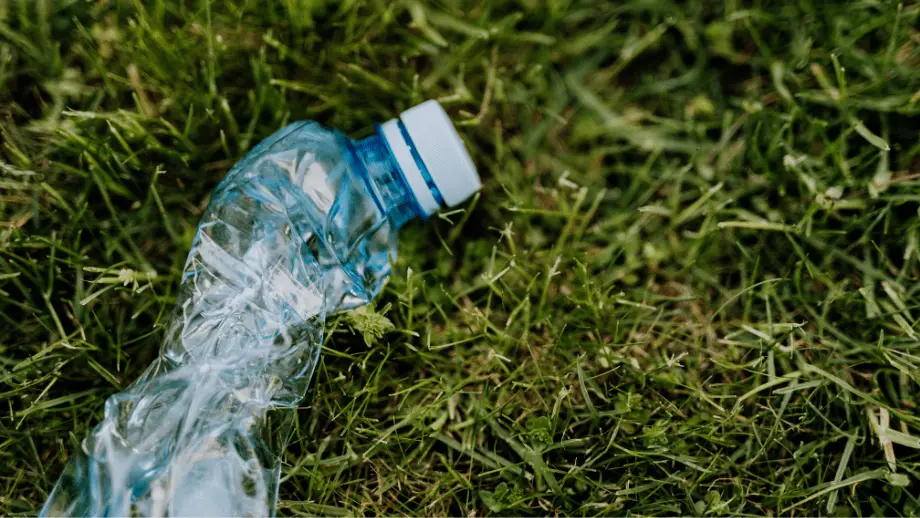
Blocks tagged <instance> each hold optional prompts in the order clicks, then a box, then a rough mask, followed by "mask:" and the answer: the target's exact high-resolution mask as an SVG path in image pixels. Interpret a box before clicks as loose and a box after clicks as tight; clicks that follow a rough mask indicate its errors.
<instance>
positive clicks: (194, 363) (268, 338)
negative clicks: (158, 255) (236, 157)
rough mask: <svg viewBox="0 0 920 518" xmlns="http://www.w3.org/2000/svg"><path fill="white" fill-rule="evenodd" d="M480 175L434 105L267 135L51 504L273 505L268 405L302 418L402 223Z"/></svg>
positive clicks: (206, 227)
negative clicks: (154, 351) (151, 354)
mask: <svg viewBox="0 0 920 518" xmlns="http://www.w3.org/2000/svg"><path fill="white" fill-rule="evenodd" d="M479 187H480V181H479V176H478V174H477V173H476V168H475V166H474V165H473V162H472V160H471V159H470V157H469V154H468V153H467V151H466V148H465V147H464V145H463V142H462V141H461V140H460V137H459V136H458V134H457V132H456V130H455V129H454V127H453V125H452V124H451V122H450V120H449V119H448V117H447V115H446V113H445V112H444V110H443V109H442V108H441V106H440V105H439V104H438V103H437V102H435V101H427V102H425V103H423V104H420V105H418V106H415V107H414V108H411V109H409V110H407V111H405V112H403V113H402V114H401V115H400V118H399V119H392V120H390V121H388V122H386V123H384V124H382V125H380V126H378V127H377V133H376V135H374V136H372V137H368V138H366V139H363V140H359V141H353V140H351V139H349V138H347V137H346V136H344V135H343V134H341V133H340V132H338V131H335V130H332V129H328V128H326V127H324V126H321V125H320V124H317V123H315V122H297V123H294V124H291V125H289V126H287V127H285V128H284V129H282V130H280V131H278V132H277V133H275V134H274V135H272V136H270V137H268V138H267V139H265V140H264V141H263V142H262V143H260V144H259V145H258V146H257V147H256V148H254V149H253V150H252V151H251V152H250V153H249V154H248V155H247V156H246V157H245V158H243V160H242V161H240V162H239V163H238V164H237V165H236V166H235V167H234V168H233V169H232V170H231V171H230V172H229V174H228V175H227V177H226V178H225V179H224V180H223V181H222V182H221V184H220V185H218V187H217V188H216V189H215V191H214V193H213V194H212V197H211V202H210V205H209V206H208V209H207V211H206V212H205V214H204V217H203V218H202V220H201V223H200V225H199V227H198V233H197V235H196V237H195V241H194V244H193V247H192V250H191V252H190V253H189V256H188V260H187V261H186V264H185V270H184V272H183V276H182V284H181V287H180V289H179V294H178V300H177V302H176V307H175V310H174V312H173V314H172V317H171V320H170V322H169V327H168V330H167V333H166V338H165V340H164V343H163V345H162V350H161V354H160V356H159V358H158V359H157V360H156V361H155V362H154V363H153V364H152V365H151V366H150V367H149V368H148V369H147V370H146V372H145V373H144V374H143V375H142V376H141V377H140V378H139V379H138V380H137V381H135V382H134V383H133V384H132V385H131V386H130V387H128V388H127V389H126V390H125V391H124V392H122V393H119V394H116V395H114V396H112V397H110V398H109V399H108V400H107V401H106V404H105V417H104V419H103V421H102V422H101V423H99V425H98V426H97V427H96V428H95V429H94V431H93V432H92V433H91V434H90V435H89V436H88V437H86V439H85V440H84V441H83V444H82V448H81V451H79V452H77V453H76V454H75V455H74V457H73V459H72V460H71V461H70V463H69V464H68V466H67V468H66V469H65V472H64V473H63V475H62V476H61V478H60V480H59V481H58V483H57V485H56V486H55V488H54V490H53V492H52V493H51V495H50V497H49V498H48V501H47V502H46V503H45V505H44V507H43V508H42V511H41V514H42V515H43V516H59V515H62V516H159V515H169V516H201V515H211V516H215V515H219V516H265V515H273V514H274V512H275V503H276V499H277V492H278V483H279V475H280V459H279V458H278V452H279V451H280V450H282V449H283V446H284V445H281V447H280V448H274V449H272V448H269V447H268V446H267V445H266V444H265V443H264V441H263V440H262V439H261V435H260V433H261V429H262V427H263V425H264V424H265V417H266V412H267V411H268V410H269V409H272V408H287V409H290V410H289V411H287V416H288V418H290V417H292V416H293V412H294V410H293V409H294V408H296V407H297V404H298V403H299V402H300V400H301V399H302V398H303V397H304V394H305V393H306V390H307V387H308V385H309V383H310V378H311V377H312V375H313V370H314V368H315V366H316V363H317V359H318V356H319V351H320V344H321V342H322V336H323V325H324V323H325V320H326V317H327V316H328V315H329V314H331V313H334V312H337V311H342V310H346V309H351V308H355V307H358V306H361V305H363V304H367V303H368V302H370V301H371V299H373V298H374V297H375V296H376V295H377V293H378V292H379V291H380V289H381V287H382V285H383V282H384V280H385V279H386V277H387V276H388V275H389V274H390V259H391V257H393V256H394V255H395V253H396V232H397V230H399V228H400V227H401V226H403V225H404V224H405V223H406V222H408V221H409V220H411V219H413V218H415V217H418V216H420V217H422V218H426V217H427V216H428V215H430V214H432V213H433V212H435V211H436V210H438V209H439V208H440V207H441V206H442V205H448V206H453V205H456V204H458V203H461V202H462V201H464V200H465V199H466V198H468V197H469V196H470V195H472V194H473V193H474V192H476V191H477V190H478V189H479ZM276 414H277V412H273V419H274V415H276Z"/></svg>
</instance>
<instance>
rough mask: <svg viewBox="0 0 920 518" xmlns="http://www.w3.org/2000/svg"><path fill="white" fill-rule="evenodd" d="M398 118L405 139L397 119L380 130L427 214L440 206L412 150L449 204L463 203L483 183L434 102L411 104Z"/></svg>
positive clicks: (464, 149)
mask: <svg viewBox="0 0 920 518" xmlns="http://www.w3.org/2000/svg"><path fill="white" fill-rule="evenodd" d="M400 119H401V121H402V124H403V127H404V128H405V134H406V135H407V136H408V142H407V139H406V138H404V135H403V131H402V130H401V129H400V128H399V124H398V122H397V120H396V119H391V120H389V121H387V122H386V123H384V124H383V125H381V127H380V128H381V132H382V134H383V137H384V138H385V139H386V140H387V143H388V144H389V146H390V150H391V151H392V153H393V156H394V157H395V158H396V161H397V163H398V164H399V167H400V169H402V172H403V175H405V177H406V181H407V182H408V183H409V187H410V188H411V189H412V193H413V194H414V195H415V198H416V200H418V202H419V205H420V206H421V207H422V210H423V211H424V212H425V215H426V216H427V215H429V214H432V213H434V212H435V211H437V210H438V209H439V208H440V207H439V206H438V202H437V201H436V199H435V197H434V195H433V194H432V192H431V188H430V187H429V186H428V179H426V178H425V175H424V172H423V171H422V170H421V169H420V168H419V167H418V165H417V164H416V160H415V158H414V157H413V153H412V152H413V151H415V152H416V153H417V154H418V157H419V158H420V159H421V161H422V164H424V166H425V169H427V172H428V175H429V176H430V181H432V182H434V185H435V186H436V187H437V190H438V191H439V192H440V193H441V197H442V198H443V199H444V203H446V204H447V205H448V206H449V207H453V206H455V205H457V204H459V203H462V202H463V201H464V200H466V199H467V198H469V197H470V196H471V195H473V193H475V192H476V191H478V190H479V188H480V187H481V186H482V182H481V181H480V180H479V174H478V173H477V172H476V166H475V165H473V160H472V159H471V158H470V154H469V153H468V152H467V150H466V146H464V145H463V141H462V140H460V135H458V134H457V130H456V129H455V128H454V125H453V124H452V123H451V122H450V118H449V117H448V116H447V113H445V112H444V108H442V107H441V105H440V104H438V102H437V101H434V100H430V101H425V102H423V103H422V104H419V105H418V106H413V107H412V108H409V109H408V110H406V111H404V112H402V114H401V115H400Z"/></svg>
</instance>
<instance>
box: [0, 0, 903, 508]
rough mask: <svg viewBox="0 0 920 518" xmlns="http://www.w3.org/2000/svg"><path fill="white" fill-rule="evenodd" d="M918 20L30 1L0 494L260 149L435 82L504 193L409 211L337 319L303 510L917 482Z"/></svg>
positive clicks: (868, 8) (62, 456)
mask: <svg viewBox="0 0 920 518" xmlns="http://www.w3.org/2000/svg"><path fill="white" fill-rule="evenodd" d="M917 27H920V5H918V3H917V2H915V1H904V2H902V3H900V4H898V3H897V2H891V1H883V0H877V1H876V0H865V1H862V2H825V1H820V0H798V1H793V2H768V1H766V0H761V1H743V0H726V1H725V2H724V3H722V2H704V1H702V0H688V1H685V2H676V1H675V2H670V1H667V0H633V1H624V2H612V1H611V2H602V1H596V0H590V1H576V0H571V1H569V0H554V1H547V2H543V1H539V0H518V1H513V0H478V1H468V2H462V5H461V4H456V5H455V4H454V2H411V1H410V2H388V1H383V0H350V1H346V2H343V3H342V4H341V6H339V4H338V3H336V2H322V1H319V0H315V1H311V0H285V1H282V2H277V3H275V2H262V1H258V2H255V1H243V0H237V1H234V2H216V1H215V2H211V3H209V2H208V1H207V0H189V1H185V2H179V1H165V0H150V1H142V0H135V1H128V0H124V1H119V0H109V1H86V0H54V1H52V0H31V1H27V0H21V1H10V0H0V160H2V164H0V319H2V324H0V514H2V515H17V514H30V513H34V512H35V511H36V510H37V509H38V507H39V506H40V505H41V504H42V502H43V501H44V499H45V497H46V496H47V494H48V491H49V490H50V489H51V487H52V485H53V484H54V481H55V479H56V477H57V475H58V474H59V473H60V471H61V470H62V468H63V466H64V464H65V462H66V460H67V458H68V456H69V455H70V454H71V453H72V452H73V451H75V450H76V449H77V448H78V447H79V440H80V439H81V438H82V437H83V436H85V434H86V433H87V431H88V430H89V429H90V428H91V427H92V426H93V425H94V423H96V422H98V420H99V419H100V416H101V415H102V409H103V402H104V400H105V398H106V397H107V396H109V395H111V394H112V393H114V392H116V391H118V390H119V389H120V388H121V387H123V386H125V385H126V384H127V383H129V382H130V381H131V380H132V379H133V378H134V377H136V376H137V375H138V374H139V373H140V372H141V370H142V369H143V368H144V367H145V366H146V365H147V364H148V363H149V362H150V361H151V360H152V358H153V357H154V356H155V354H156V352H157V347H158V344H159V341H160V339H161V337H162V333H163V323H164V319H165V317H166V315H167V314H168V312H169V311H170V309H171V305H172V303H173V301H174V297H175V291H176V288H177V286H178V281H179V272H180V270H181V265H182V263H183V260H184V258H185V255H186V253H187V252H188V249H189V246H190V244H191V239H192V237H193V234H194V231H195V228H196V225H197V220H198V217H199V215H200V214H201V211H202V209H203V207H204V204H205V203H206V202H207V199H208V198H207V197H208V192H209V190H210V189H211V188H213V187H214V186H215V185H216V183H217V182H218V181H219V180H220V178H221V177H222V175H223V174H224V173H225V172H226V171H227V169H228V168H229V167H230V166H231V165H232V164H233V163H234V162H235V161H237V160H238V159H239V158H240V157H241V156H242V155H243V154H245V152H246V151H247V150H248V149H249V148H250V147H252V146H253V145H254V144H255V143H256V142H258V141H259V139H261V138H263V137H265V136H267V135H269V134H270V133H271V132H272V131H274V130H275V129H277V128H279V127H280V126H282V125H283V124H285V123H286V122H289V121H293V120H297V119H315V120H318V121H320V122H323V123H325V124H328V125H331V126H335V127H338V128H341V129H342V130H344V131H346V132H348V133H350V134H352V135H354V136H356V137H360V136H364V135H367V134H369V133H370V132H371V131H372V124H373V122H374V121H383V120H386V119H388V118H389V117H391V116H393V115H394V114H395V113H398V111H400V110H402V109H405V108H407V107H409V106H410V105H412V104H414V103H417V102H419V101H422V100H424V99H427V98H437V99H439V100H441V101H442V103H443V104H444V106H445V107H446V108H447V110H448V111H449V112H450V113H451V115H452V116H453V117H454V119H455V120H456V121H458V122H459V125H460V127H461V131H462V133H463V134H464V135H465V137H466V138H467V140H468V142H469V144H470V147H471V150H472V152H473V154H474V159H475V161H476V162H477V164H478V165H479V167H480V171H481V173H482V174H483V176H484V180H485V185H484V189H483V191H482V194H481V196H480V197H479V198H478V199H477V200H475V201H474V202H473V203H470V204H468V205H466V206H465V207H464V211H461V212H457V213H453V214H450V215H448V216H445V217H443V218H437V219H434V220H433V221H432V222H431V223H430V224H427V225H426V224H422V223H415V224H412V225H410V226H409V227H408V228H406V229H405V231H404V232H403V235H402V239H401V256H400V259H399V263H398V265H397V273H396V274H395V275H394V277H393V279H392V281H391V282H390V283H389V285H388V287H387V288H386V291H385V293H384V295H383V296H382V298H381V300H380V302H379V304H378V305H377V308H378V310H382V309H383V308H384V307H385V306H386V305H389V308H390V309H389V310H388V311H387V312H386V316H387V317H388V318H389V319H390V320H391V321H392V323H393V325H394V326H395V327H394V329H392V330H391V331H390V332H388V333H386V334H385V335H384V336H383V337H382V338H381V339H379V340H376V341H373V337H372V336H369V337H368V339H369V340H371V341H372V342H373V343H372V344H371V345H370V346H368V345H367V344H366V343H365V340H364V337H362V336H360V333H358V334H354V333H353V332H352V329H353V328H354V327H355V326H356V325H357V324H359V323H360V322H356V321H355V319H354V318H345V317H343V318H338V319H336V320H334V321H333V322H331V324H330V329H331V330H332V332H331V333H330V334H329V340H328V342H327V343H326V344H325V354H324V359H323V363H322V365H321V367H320V368H319V369H318V371H317V375H316V378H315V381H314V384H313V387H312V389H311V391H310V393H309V396H308V399H307V400H306V401H305V403H304V406H303V408H302V409H301V410H300V411H299V414H298V422H297V427H296V431H295V434H294V437H293V440H292V442H291V445H290V447H289V448H288V449H287V452H286V454H285V457H284V466H285V467H284V470H283V475H282V476H283V479H284V482H283V484H282V486H281V500H282V502H281V513H283V514H302V513H307V514H323V515H333V516H338V515H368V514H370V515H374V514H386V515H456V516H472V515H484V514H492V515H555V514H563V515H611V514H637V515H639V514H641V515H675V514H682V515H687V514H692V515H700V514H705V515H763V514H772V515H777V514H782V515H825V514H829V515H841V516H844V515H850V516H865V515H873V514H874V515H892V516H893V515H916V514H918V513H920V500H918V498H920V454H918V447H920V412H918V410H917V407H918V405H920V399H918V392H920V341H918V334H920V329H917V327H918V326H917V323H918V322H917V319H918V318H920V283H918V282H917V279H918V277H920V212H918V207H920V189H918V188H920V119H918V116H920V30H918V29H917ZM146 271H155V272H156V274H157V275H156V276H155V277H153V276H152V275H145V274H136V273H135V272H146ZM119 272H121V273H119ZM410 272H411V273H410ZM124 280H127V281H129V282H127V284H126V285H124V283H123V282H122V281H124ZM132 280H136V281H137V284H136V285H135V284H133V283H132V282H131V281H132Z"/></svg>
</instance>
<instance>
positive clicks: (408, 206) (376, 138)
mask: <svg viewBox="0 0 920 518" xmlns="http://www.w3.org/2000/svg"><path fill="white" fill-rule="evenodd" d="M351 148H352V152H353V153H354V155H355V157H356V158H357V159H358V161H359V162H360V164H354V165H357V166H358V167H359V169H361V167H360V166H363V171H361V172H363V173H364V174H366V179H367V181H368V186H369V187H370V190H371V194H372V195H373V196H374V197H375V200H374V201H375V202H376V203H377V206H378V208H379V209H380V211H381V213H382V214H384V215H385V216H388V217H389V218H390V220H391V222H392V224H393V225H394V226H395V227H396V228H399V227H402V226H403V225H404V224H406V223H408V222H409V221H411V220H413V219H415V218H416V217H421V218H422V219H425V220H427V219H428V212H426V211H425V210H424V209H423V208H422V206H421V205H420V204H419V201H418V200H417V199H416V196H415V195H414V194H413V192H412V189H411V188H410V186H409V183H408V181H407V180H406V177H405V175H404V174H403V171H402V169H401V168H400V166H399V162H398V161H397V159H396V157H395V156H394V155H393V152H392V150H391V148H390V146H389V145H388V144H387V141H386V139H385V138H384V137H383V136H382V135H381V134H380V133H379V132H378V133H377V134H375V135H373V136H371V137H367V138H365V139H362V140H358V141H354V142H353V145H352V146H351ZM361 172H359V174H361Z"/></svg>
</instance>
